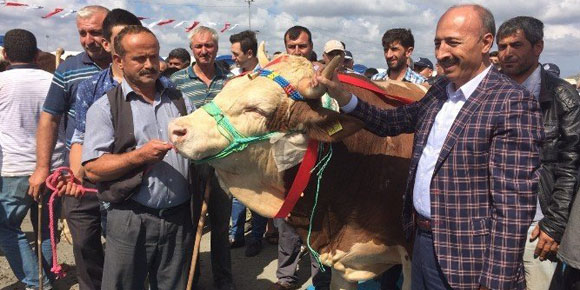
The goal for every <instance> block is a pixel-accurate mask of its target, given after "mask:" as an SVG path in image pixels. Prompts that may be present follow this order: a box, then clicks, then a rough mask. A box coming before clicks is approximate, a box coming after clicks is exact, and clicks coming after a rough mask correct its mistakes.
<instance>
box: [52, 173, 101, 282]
mask: <svg viewBox="0 0 580 290" xmlns="http://www.w3.org/2000/svg"><path fill="white" fill-rule="evenodd" d="M63 178H64V181H65V182H63ZM69 183H76V187H77V190H78V191H79V192H80V193H81V197H82V196H84V195H85V194H86V193H87V192H88V193H97V190H96V189H92V188H85V187H83V186H82V185H81V184H80V181H79V180H78V179H76V178H75V176H74V174H73V172H72V170H71V169H70V168H68V167H59V168H57V169H56V170H55V171H54V172H53V173H52V174H51V175H49V176H48V178H46V187H48V188H49V189H50V190H52V194H51V195H50V199H49V201H48V217H49V230H50V247H51V249H52V268H51V269H50V271H51V272H52V273H54V274H55V275H56V277H57V278H64V277H65V276H66V272H65V271H64V270H63V269H62V266H61V265H60V264H58V258H57V251H56V241H55V233H54V201H55V199H56V198H57V197H59V196H61V195H62V194H63V193H64V187H65V186H67V184H69Z"/></svg>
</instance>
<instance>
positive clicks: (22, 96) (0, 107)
mask: <svg viewBox="0 0 580 290" xmlns="http://www.w3.org/2000/svg"><path fill="white" fill-rule="evenodd" d="M51 81H52V74H50V73H48V72H45V71H43V70H40V69H37V68H30V66H24V67H18V66H16V67H15V68H13V69H10V70H7V71H4V72H2V73H0V173H1V175H2V176H27V175H31V174H32V172H33V171H34V168H35V167H36V128H37V126H38V120H39V118H40V113H41V112H42V105H43V104H44V99H45V98H46V95H47V93H48V89H49V87H50V84H51ZM62 124H63V122H61V127H60V128H59V134H58V136H59V137H58V138H57V143H56V147H55V150H54V154H53V155H52V166H53V168H55V167H57V166H61V165H62V164H63V161H64V153H65V147H64V130H63V127H62Z"/></svg>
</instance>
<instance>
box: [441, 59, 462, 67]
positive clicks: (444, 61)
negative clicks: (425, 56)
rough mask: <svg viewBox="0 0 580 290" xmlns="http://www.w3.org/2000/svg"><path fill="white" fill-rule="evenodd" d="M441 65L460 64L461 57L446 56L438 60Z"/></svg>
mask: <svg viewBox="0 0 580 290" xmlns="http://www.w3.org/2000/svg"><path fill="white" fill-rule="evenodd" d="M437 62H438V63H439V65H440V66H441V67H450V66H452V65H455V64H458V63H459V59H458V58H456V57H446V58H444V59H440V60H437Z"/></svg>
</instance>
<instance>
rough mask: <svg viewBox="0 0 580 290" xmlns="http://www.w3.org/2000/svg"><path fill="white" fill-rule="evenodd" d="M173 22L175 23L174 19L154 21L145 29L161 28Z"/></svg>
mask: <svg viewBox="0 0 580 290" xmlns="http://www.w3.org/2000/svg"><path fill="white" fill-rule="evenodd" d="M174 21H175V19H161V20H159V21H155V22H153V23H151V24H149V25H147V28H149V29H152V28H153V27H155V26H163V25H165V24H169V23H172V22H174Z"/></svg>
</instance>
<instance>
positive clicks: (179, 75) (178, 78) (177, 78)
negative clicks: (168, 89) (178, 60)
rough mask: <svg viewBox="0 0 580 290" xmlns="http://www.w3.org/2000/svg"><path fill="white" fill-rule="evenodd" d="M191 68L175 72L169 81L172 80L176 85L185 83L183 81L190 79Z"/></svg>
mask: <svg viewBox="0 0 580 290" xmlns="http://www.w3.org/2000/svg"><path fill="white" fill-rule="evenodd" d="M189 68H190V67H186V68H184V69H181V70H178V71H176V72H174V73H173V74H172V75H171V76H170V77H169V80H171V82H173V83H174V84H177V83H179V82H183V81H185V80H187V79H189Z"/></svg>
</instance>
